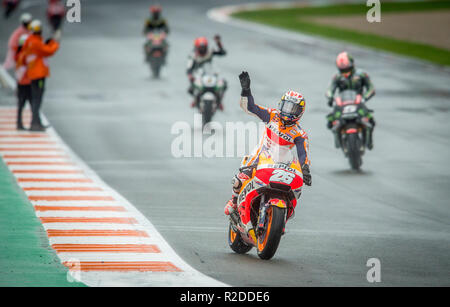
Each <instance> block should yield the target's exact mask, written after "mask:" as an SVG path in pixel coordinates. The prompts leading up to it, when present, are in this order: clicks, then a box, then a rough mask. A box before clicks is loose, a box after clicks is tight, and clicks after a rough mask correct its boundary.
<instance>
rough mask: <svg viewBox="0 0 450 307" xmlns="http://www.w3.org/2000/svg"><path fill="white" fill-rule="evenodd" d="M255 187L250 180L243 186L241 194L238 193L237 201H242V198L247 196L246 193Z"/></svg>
mask: <svg viewBox="0 0 450 307" xmlns="http://www.w3.org/2000/svg"><path fill="white" fill-rule="evenodd" d="M254 189H255V185H254V184H253V181H250V182H249V183H248V184H247V185H246V186H245V188H244V190H243V191H242V193H241V194H239V203H241V202H243V201H244V199H245V198H246V197H247V194H248V193H250V192H251V191H253V190H254Z"/></svg>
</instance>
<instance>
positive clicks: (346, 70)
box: [339, 66, 353, 74]
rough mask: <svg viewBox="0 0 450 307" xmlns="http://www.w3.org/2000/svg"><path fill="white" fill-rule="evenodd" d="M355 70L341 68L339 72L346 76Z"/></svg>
mask: <svg viewBox="0 0 450 307" xmlns="http://www.w3.org/2000/svg"><path fill="white" fill-rule="evenodd" d="M352 70H353V67H351V66H350V67H347V68H339V71H340V72H341V73H342V74H346V73H349V72H351V71H352Z"/></svg>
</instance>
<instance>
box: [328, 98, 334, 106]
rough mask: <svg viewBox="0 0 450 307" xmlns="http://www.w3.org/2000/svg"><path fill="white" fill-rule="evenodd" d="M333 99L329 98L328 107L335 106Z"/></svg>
mask: <svg viewBox="0 0 450 307" xmlns="http://www.w3.org/2000/svg"><path fill="white" fill-rule="evenodd" d="M333 100H334V99H333V97H330V98H328V106H329V107H331V106H333Z"/></svg>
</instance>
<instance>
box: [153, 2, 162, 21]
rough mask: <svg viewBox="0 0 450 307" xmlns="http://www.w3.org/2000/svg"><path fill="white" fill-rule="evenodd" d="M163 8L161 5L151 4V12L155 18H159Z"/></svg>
mask: <svg viewBox="0 0 450 307" xmlns="http://www.w3.org/2000/svg"><path fill="white" fill-rule="evenodd" d="M161 11H162V8H161V6H160V5H152V6H150V14H152V16H153V18H154V19H158V18H159V15H160V14H161Z"/></svg>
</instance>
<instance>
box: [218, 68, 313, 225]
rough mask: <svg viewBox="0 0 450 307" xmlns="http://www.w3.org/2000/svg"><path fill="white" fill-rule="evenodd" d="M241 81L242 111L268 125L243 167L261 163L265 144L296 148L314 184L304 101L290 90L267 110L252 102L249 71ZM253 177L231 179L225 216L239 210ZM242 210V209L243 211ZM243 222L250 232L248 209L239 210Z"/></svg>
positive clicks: (308, 180)
mask: <svg viewBox="0 0 450 307" xmlns="http://www.w3.org/2000/svg"><path fill="white" fill-rule="evenodd" d="M239 80H240V82H241V88H242V91H241V100H240V105H241V108H242V109H243V110H244V111H245V112H246V113H248V114H251V115H255V116H256V117H258V118H259V119H260V120H262V121H263V122H264V123H265V125H266V129H265V133H264V136H263V142H261V143H260V145H259V146H258V147H257V148H256V150H255V151H254V152H253V153H252V155H251V156H247V157H244V160H243V163H242V166H252V165H255V164H257V163H258V159H259V154H260V152H261V150H262V147H263V146H264V145H263V144H264V143H269V144H273V145H275V146H280V147H286V148H287V149H293V148H294V147H295V150H296V153H297V157H298V161H299V163H300V166H301V168H302V173H303V182H304V183H305V184H306V185H308V186H310V185H311V183H312V182H311V173H310V170H309V164H310V162H309V158H308V150H309V144H308V135H307V134H306V132H305V131H304V130H303V129H302V128H301V127H300V124H299V120H300V118H301V117H302V115H303V113H304V112H305V99H304V98H303V96H302V95H301V94H300V93H297V92H294V91H287V92H286V93H285V94H284V95H283V96H282V97H281V100H280V102H279V104H278V108H277V109H270V108H264V107H261V106H259V105H257V104H255V101H254V99H253V96H252V93H251V91H250V76H249V75H248V73H247V72H242V73H241V74H240V75H239ZM250 178H251V171H249V172H248V173H246V172H241V173H239V174H238V175H235V177H234V178H233V180H232V184H233V188H232V192H233V195H232V197H231V199H230V200H229V201H228V203H227V204H226V206H225V209H224V211H225V214H226V215H230V214H231V213H232V212H233V211H234V210H236V209H237V196H238V194H239V191H240V190H241V187H242V184H243V182H244V181H246V180H248V179H250ZM241 209H242V210H241ZM239 211H240V214H241V220H242V223H243V224H244V225H245V226H246V230H247V231H248V232H249V234H251V233H250V230H251V222H250V217H249V216H246V215H245V209H244V208H239Z"/></svg>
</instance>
